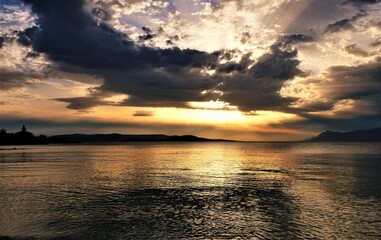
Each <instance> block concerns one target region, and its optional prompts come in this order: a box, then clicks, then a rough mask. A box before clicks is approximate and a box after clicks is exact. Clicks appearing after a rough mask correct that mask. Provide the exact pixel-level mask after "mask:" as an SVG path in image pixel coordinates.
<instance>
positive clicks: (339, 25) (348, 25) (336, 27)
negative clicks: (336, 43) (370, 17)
mask: <svg viewBox="0 0 381 240" xmlns="http://www.w3.org/2000/svg"><path fill="white" fill-rule="evenodd" d="M365 16H367V13H366V12H364V11H361V12H359V13H357V14H356V15H355V16H353V17H351V18H348V19H342V20H339V21H337V22H335V23H332V24H329V25H328V26H327V28H326V30H325V32H331V33H334V32H340V31H345V30H355V28H354V26H353V23H355V22H356V21H357V20H358V19H360V18H362V17H365Z"/></svg>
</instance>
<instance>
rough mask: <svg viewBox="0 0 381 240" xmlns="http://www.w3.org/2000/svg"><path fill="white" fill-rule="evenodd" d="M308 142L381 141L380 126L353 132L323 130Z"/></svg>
mask: <svg viewBox="0 0 381 240" xmlns="http://www.w3.org/2000/svg"><path fill="white" fill-rule="evenodd" d="M307 141H308V142H381V128H374V129H371V130H358V131H353V132H332V131H325V132H322V133H320V134H319V135H318V136H316V137H314V138H311V139H309V140H307Z"/></svg>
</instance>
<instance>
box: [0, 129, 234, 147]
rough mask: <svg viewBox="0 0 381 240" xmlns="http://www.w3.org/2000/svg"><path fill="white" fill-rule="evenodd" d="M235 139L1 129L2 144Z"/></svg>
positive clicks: (0, 138)
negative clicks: (43, 133)
mask: <svg viewBox="0 0 381 240" xmlns="http://www.w3.org/2000/svg"><path fill="white" fill-rule="evenodd" d="M207 141H233V140H226V139H209V138H202V137H197V136H193V135H165V134H118V133H112V134H65V135H53V136H49V137H48V136H46V135H38V136H35V135H34V134H33V133H31V132H28V131H27V130H26V127H25V126H22V128H21V131H19V132H16V133H8V132H7V130H5V129H4V128H3V129H1V130H0V145H38V144H50V143H101V142H207Z"/></svg>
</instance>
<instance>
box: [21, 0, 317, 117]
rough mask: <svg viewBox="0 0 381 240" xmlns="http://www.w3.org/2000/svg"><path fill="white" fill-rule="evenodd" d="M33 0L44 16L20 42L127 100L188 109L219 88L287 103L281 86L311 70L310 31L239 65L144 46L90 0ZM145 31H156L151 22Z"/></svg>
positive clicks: (72, 102) (255, 105)
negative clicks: (307, 55)
mask: <svg viewBox="0 0 381 240" xmlns="http://www.w3.org/2000/svg"><path fill="white" fill-rule="evenodd" d="M25 2H26V3H29V4H31V7H32V10H33V11H34V12H35V13H36V14H37V15H38V22H37V24H38V28H31V29H27V30H26V31H24V32H22V33H20V42H22V43H23V44H25V45H30V46H32V47H33V49H34V50H35V51H36V52H42V53H45V54H46V55H47V56H48V57H49V58H50V59H51V60H53V61H54V62H55V63H56V64H57V65H58V67H59V68H60V69H61V70H65V71H71V70H70V68H71V67H72V68H73V69H78V68H81V69H83V72H84V73H88V74H92V75H94V74H95V75H97V76H99V77H101V78H102V79H104V83H103V85H102V86H101V87H100V89H99V90H100V91H105V92H114V93H124V94H127V95H129V98H128V99H127V100H125V101H124V102H122V103H120V105H128V106H151V107H163V106H166V107H188V105H187V104H186V102H188V101H208V100H211V99H216V98H217V97H218V96H219V95H218V94H217V95H216V96H214V97H213V94H212V95H210V94H205V95H202V94H201V92H202V91H204V90H208V89H216V90H222V91H223V92H225V93H226V94H224V96H223V97H221V98H220V99H221V100H225V101H228V102H230V103H232V104H233V105H237V106H238V107H239V108H240V109H241V110H244V111H247V110H255V109H274V108H280V109H282V108H283V109H286V108H287V105H288V103H290V101H291V100H290V99H284V98H281V97H280V96H279V93H278V91H279V90H280V88H281V87H282V85H283V83H284V82H285V81H286V80H288V79H291V78H293V77H295V76H297V75H302V74H303V72H302V71H301V70H300V69H299V68H298V65H299V63H300V61H299V60H297V59H296V58H297V50H296V49H294V47H293V45H294V44H298V43H300V42H307V41H312V38H310V37H308V36H305V35H290V36H285V37H283V38H281V39H280V40H279V41H278V42H277V43H276V44H274V45H273V46H272V47H271V49H270V52H269V53H267V54H264V55H263V56H262V57H260V58H259V59H258V61H257V62H253V61H252V60H250V58H249V56H250V55H249V54H248V55H246V56H244V57H243V58H242V60H241V61H240V62H239V63H235V62H229V61H228V62H227V63H225V64H219V63H218V60H219V59H221V58H224V57H226V56H223V55H224V54H226V52H225V51H219V52H215V53H206V52H201V51H197V50H192V49H185V50H181V49H179V48H170V49H157V48H150V47H146V46H139V45H136V44H135V43H134V42H132V41H131V40H130V39H129V38H128V37H127V36H125V35H123V34H121V33H119V32H116V31H115V30H113V29H112V28H111V27H109V26H108V25H106V24H105V23H101V22H99V21H96V19H94V17H93V16H92V15H91V13H88V12H86V11H85V10H84V8H83V1H78V0H75V1H74V0H65V1H63V0H57V1H54V3H53V2H51V1H39V0H25ZM97 12H99V11H97ZM93 14H97V13H94V11H93ZM101 15H105V13H104V14H103V13H102V14H101ZM106 15H107V14H106ZM143 31H144V32H145V33H146V35H149V34H152V30H151V29H149V28H144V29H143ZM249 66H252V67H251V68H249ZM204 68H205V69H209V70H213V69H214V70H216V73H217V74H216V75H215V76H209V75H207V74H204V73H202V72H201V69H204ZM221 83H222V84H221ZM57 100H59V101H63V102H67V103H69V105H68V108H71V109H80V110H83V109H86V108H90V107H94V106H97V105H109V102H107V101H105V100H103V98H102V97H99V96H93V95H91V94H90V95H89V96H86V97H77V98H60V99H57Z"/></svg>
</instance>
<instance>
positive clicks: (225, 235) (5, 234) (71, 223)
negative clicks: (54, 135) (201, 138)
mask: <svg viewBox="0 0 381 240" xmlns="http://www.w3.org/2000/svg"><path fill="white" fill-rule="evenodd" d="M0 149H1V150H0V239H361V240H362V239H381V143H291V142H284V143H268V142H263V143H259V142H198V143H197V142H192V143H153V142H151V143H110V144H75V145H40V146H1V147H0Z"/></svg>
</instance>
